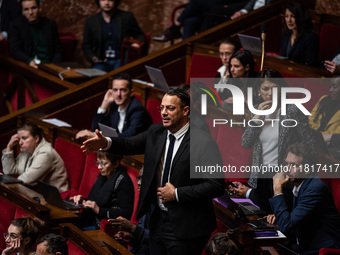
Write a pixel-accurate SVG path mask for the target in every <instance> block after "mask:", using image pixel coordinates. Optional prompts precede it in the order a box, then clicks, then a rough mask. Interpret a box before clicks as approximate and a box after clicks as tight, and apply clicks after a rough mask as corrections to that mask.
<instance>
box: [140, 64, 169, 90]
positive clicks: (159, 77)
mask: <svg viewBox="0 0 340 255" xmlns="http://www.w3.org/2000/svg"><path fill="white" fill-rule="evenodd" d="M145 68H146V71H147V72H148V75H149V77H150V80H151V81H152V83H153V84H154V85H155V87H156V88H159V89H162V90H165V91H168V90H169V89H170V88H169V86H168V83H167V82H166V79H165V77H164V75H163V72H162V70H161V69H158V68H154V67H151V66H147V65H145Z"/></svg>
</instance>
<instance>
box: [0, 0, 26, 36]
mask: <svg viewBox="0 0 340 255" xmlns="http://www.w3.org/2000/svg"><path fill="white" fill-rule="evenodd" d="M20 12H21V10H20V5H19V3H18V2H17V1H16V0H0V41H2V40H5V39H8V32H9V26H10V23H11V22H12V21H13V20H14V19H15V18H17V17H20Z"/></svg>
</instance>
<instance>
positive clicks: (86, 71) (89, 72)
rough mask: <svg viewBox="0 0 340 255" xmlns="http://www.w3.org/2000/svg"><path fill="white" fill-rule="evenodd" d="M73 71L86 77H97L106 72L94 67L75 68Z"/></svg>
mask: <svg viewBox="0 0 340 255" xmlns="http://www.w3.org/2000/svg"><path fill="white" fill-rule="evenodd" d="M75 71H76V72H77V73H80V74H82V75H85V76H87V77H97V76H101V75H104V74H106V72H105V71H103V70H99V69H96V68H82V69H76V70H75Z"/></svg>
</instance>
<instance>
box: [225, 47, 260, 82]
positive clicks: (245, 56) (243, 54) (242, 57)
mask: <svg viewBox="0 0 340 255" xmlns="http://www.w3.org/2000/svg"><path fill="white" fill-rule="evenodd" d="M233 58H236V59H237V60H238V61H240V62H241V64H242V66H243V67H246V66H247V65H249V70H248V71H246V73H245V77H246V78H250V77H255V74H256V73H255V69H254V68H255V60H254V57H253V55H252V54H251V53H250V51H248V50H238V51H236V52H235V53H234V54H233V55H232V56H231V57H230V60H229V73H230V74H231V70H230V68H231V64H230V63H231V60H232V59H233Z"/></svg>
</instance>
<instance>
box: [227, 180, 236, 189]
mask: <svg viewBox="0 0 340 255" xmlns="http://www.w3.org/2000/svg"><path fill="white" fill-rule="evenodd" d="M227 184H228V185H230V186H232V187H234V188H238V187H237V186H236V185H235V184H234V183H233V182H232V181H231V180H228V181H227Z"/></svg>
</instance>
